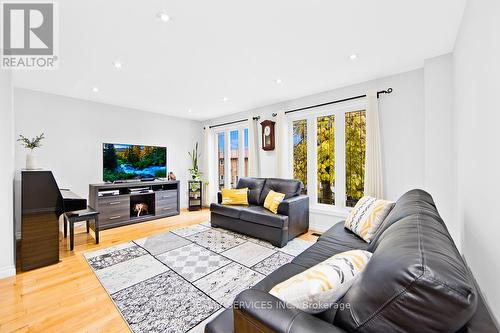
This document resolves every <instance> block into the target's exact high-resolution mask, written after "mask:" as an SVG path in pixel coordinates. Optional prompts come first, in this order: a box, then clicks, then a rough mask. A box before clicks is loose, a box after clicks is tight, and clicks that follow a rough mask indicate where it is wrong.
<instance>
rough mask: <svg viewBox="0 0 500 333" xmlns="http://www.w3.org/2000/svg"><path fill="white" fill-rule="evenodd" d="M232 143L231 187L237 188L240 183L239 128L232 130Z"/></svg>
mask: <svg viewBox="0 0 500 333" xmlns="http://www.w3.org/2000/svg"><path fill="white" fill-rule="evenodd" d="M229 135H230V140H231V141H230V143H231V188H235V187H236V184H238V176H239V170H238V164H239V163H238V162H239V158H238V155H239V149H238V130H235V131H231V132H230V134H229Z"/></svg>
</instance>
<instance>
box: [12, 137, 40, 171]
mask: <svg viewBox="0 0 500 333" xmlns="http://www.w3.org/2000/svg"><path fill="white" fill-rule="evenodd" d="M43 139H45V135H44V134H43V133H42V134H40V135H38V136H35V137H34V138H32V139H28V138H27V137H25V136H24V135H22V134H20V135H19V139H17V141H19V142H21V144H22V145H23V146H24V148H26V149H29V151H28V154H27V155H26V169H27V170H34V169H36V168H37V162H36V156H35V154H34V153H33V151H34V150H35V148H40V147H41V146H42V140H43Z"/></svg>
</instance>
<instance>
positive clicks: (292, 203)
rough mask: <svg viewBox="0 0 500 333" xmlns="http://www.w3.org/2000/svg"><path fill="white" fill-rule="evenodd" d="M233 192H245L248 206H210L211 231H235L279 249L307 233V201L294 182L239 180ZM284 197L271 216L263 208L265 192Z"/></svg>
mask: <svg viewBox="0 0 500 333" xmlns="http://www.w3.org/2000/svg"><path fill="white" fill-rule="evenodd" d="M236 188H248V203H249V205H248V206H229V205H222V204H221V201H222V197H221V194H220V193H219V194H218V203H212V204H211V205H210V212H211V220H210V223H211V225H212V226H213V227H221V228H224V229H228V230H232V231H236V232H239V233H242V234H246V235H249V236H252V237H256V238H259V239H262V240H266V241H268V242H270V243H271V244H273V245H274V246H278V247H283V246H285V245H286V244H287V243H288V241H289V240H291V239H293V238H295V237H297V236H298V235H300V234H303V233H305V232H307V231H308V230H309V198H308V197H307V196H306V195H301V194H300V192H301V190H302V188H303V184H302V182H301V181H300V180H295V179H278V178H241V179H240V180H239V181H238V184H237V186H236ZM271 190H273V191H275V192H279V193H284V194H285V199H284V200H283V202H281V204H280V205H279V207H278V214H274V213H272V212H270V211H269V210H267V209H266V208H264V207H263V204H264V200H265V199H266V196H267V194H268V193H269V191H271Z"/></svg>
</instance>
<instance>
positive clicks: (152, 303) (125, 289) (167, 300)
mask: <svg viewBox="0 0 500 333" xmlns="http://www.w3.org/2000/svg"><path fill="white" fill-rule="evenodd" d="M312 244H313V243H311V242H307V241H304V240H301V239H294V240H292V241H290V242H289V243H288V244H287V245H286V246H285V247H283V248H281V249H279V248H276V247H274V246H272V245H271V244H270V243H268V242H264V241H261V240H258V239H255V238H251V237H248V236H244V235H241V234H237V233H234V232H231V231H227V230H224V229H219V228H217V229H215V228H211V227H210V223H209V222H205V223H202V224H197V225H193V226H189V227H185V228H181V229H177V230H174V231H171V232H166V233H162V234H158V235H154V236H150V237H147V238H142V239H138V240H135V241H133V242H129V243H124V244H120V245H117V246H113V247H109V248H106V249H102V250H99V251H95V252H89V253H86V254H85V258H86V259H87V262H88V263H89V265H90V266H91V267H92V269H93V270H94V272H95V274H96V275H97V278H98V279H99V281H100V282H101V284H102V285H103V287H104V288H105V289H106V291H107V292H108V294H109V295H110V297H111V298H112V300H113V302H114V303H115V304H116V307H117V308H118V310H119V311H120V313H121V314H122V316H123V318H124V319H125V320H126V321H127V323H128V325H129V327H130V329H131V330H132V331H133V332H136V333H138V332H182V333H184V332H200V333H201V332H203V331H204V327H205V324H206V323H207V322H208V321H210V320H211V319H212V318H213V317H215V316H216V315H217V314H218V313H220V312H221V311H222V310H223V309H224V308H227V307H229V306H230V305H231V304H232V301H233V300H234V298H235V297H236V295H237V294H239V293H240V292H241V291H243V290H245V289H247V288H250V287H252V286H253V285H255V284H256V283H257V282H259V281H260V280H261V279H262V278H264V277H265V276H266V275H268V274H270V273H271V272H273V271H274V270H275V269H276V268H278V267H280V266H282V265H284V264H286V263H288V262H290V261H291V260H292V259H293V258H294V257H295V256H297V255H298V254H299V253H301V252H302V251H304V250H305V249H307V248H308V247H309V246H311V245H312Z"/></svg>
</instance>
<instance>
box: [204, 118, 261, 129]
mask: <svg viewBox="0 0 500 333" xmlns="http://www.w3.org/2000/svg"><path fill="white" fill-rule="evenodd" d="M252 119H253V120H259V119H260V117H253V118H252ZM248 120H249V118H247V119H241V120H235V121H230V122H227V123H222V124H217V125H211V126H208V128H215V127H221V126H226V125H232V124H237V123H242V122H244V121H248ZM206 128H207V127H206V126H205V127H203V129H206Z"/></svg>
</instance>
